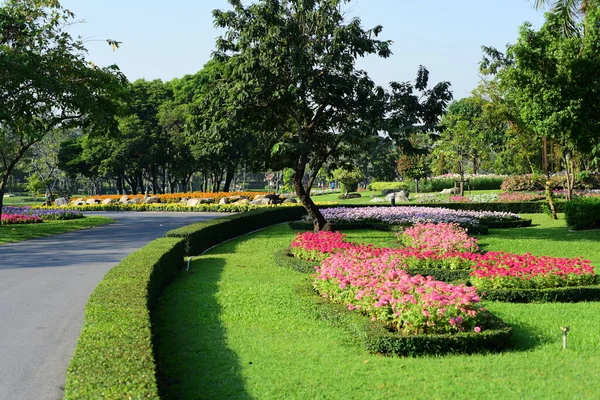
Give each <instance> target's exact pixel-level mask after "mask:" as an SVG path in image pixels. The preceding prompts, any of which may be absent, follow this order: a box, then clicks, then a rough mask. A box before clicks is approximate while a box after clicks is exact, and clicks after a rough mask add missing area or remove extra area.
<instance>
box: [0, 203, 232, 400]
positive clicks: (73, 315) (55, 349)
mask: <svg viewBox="0 0 600 400" xmlns="http://www.w3.org/2000/svg"><path fill="white" fill-rule="evenodd" d="M101 215H105V216H107V217H111V218H114V219H116V220H118V222H117V223H114V224H111V225H105V226H101V227H96V228H91V229H86V230H82V231H77V232H71V233H66V234H62V235H57V236H51V237H48V238H42V239H36V240H30V241H25V242H20V243H12V244H5V245H1V246H0V399H1V400H5V399H6V400H21V399H24V400H43V399H51V400H55V399H61V398H62V397H63V390H62V389H63V385H64V382H65V375H66V370H67V367H68V364H69V361H70V359H71V356H72V355H73V351H74V349H75V345H76V343H77V337H78V336H79V332H80V331H81V326H82V324H83V310H84V307H85V304H86V302H87V299H88V297H89V295H90V293H91V292H92V290H93V289H94V288H95V287H96V285H97V284H98V282H99V281H100V280H101V279H102V277H103V276H104V274H105V273H106V272H107V271H108V270H109V269H110V268H111V267H113V266H114V265H115V264H117V263H118V262H119V261H121V260H122V259H123V258H125V257H126V256H127V255H128V254H130V253H132V252H133V251H135V250H137V249H139V248H141V247H143V246H144V245H145V244H146V243H148V242H150V241H152V240H154V239H156V238H158V237H162V236H164V234H165V232H167V231H168V230H171V229H174V228H177V227H179V226H183V225H188V224H190V223H192V222H197V221H204V220H208V219H213V218H216V217H219V216H220V215H221V214H217V213H150V212H146V213H129V212H122V213H101Z"/></svg>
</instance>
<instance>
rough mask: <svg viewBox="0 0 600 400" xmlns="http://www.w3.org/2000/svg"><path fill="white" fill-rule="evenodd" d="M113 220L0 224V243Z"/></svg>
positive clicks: (89, 218)
mask: <svg viewBox="0 0 600 400" xmlns="http://www.w3.org/2000/svg"><path fill="white" fill-rule="evenodd" d="M111 222H114V219H111V218H106V217H85V218H81V219H71V220H66V221H44V222H42V223H40V224H23V225H18V224H17V225H2V226H0V244H3V243H13V242H21V241H23V240H29V239H35V238H40V237H44V236H52V235H58V234H60V233H65V232H71V231H76V230H79V229H86V228H92V227H94V226H99V225H106V224H110V223H111Z"/></svg>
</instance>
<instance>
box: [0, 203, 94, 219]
mask: <svg viewBox="0 0 600 400" xmlns="http://www.w3.org/2000/svg"><path fill="white" fill-rule="evenodd" d="M2 214H3V215H5V214H6V215H27V216H34V217H39V218H40V219H41V220H44V221H50V220H52V221H55V220H69V219H79V218H83V214H82V213H81V212H80V211H76V210H70V209H65V208H59V207H56V208H54V207H53V208H47V207H28V206H25V207H3V208H2Z"/></svg>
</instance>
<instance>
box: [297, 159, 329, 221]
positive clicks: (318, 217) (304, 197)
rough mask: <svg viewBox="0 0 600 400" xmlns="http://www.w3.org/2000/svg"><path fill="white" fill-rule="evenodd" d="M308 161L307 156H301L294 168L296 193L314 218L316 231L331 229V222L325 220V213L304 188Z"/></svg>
mask: <svg viewBox="0 0 600 400" xmlns="http://www.w3.org/2000/svg"><path fill="white" fill-rule="evenodd" d="M307 163H308V159H307V157H306V156H301V157H300V159H299V160H298V164H297V165H296V168H295V169H294V175H293V176H292V183H293V185H294V189H295V190H296V194H297V195H298V198H299V199H300V202H301V203H302V205H303V206H304V208H305V209H306V211H307V212H308V214H309V215H310V216H311V217H312V219H313V226H314V230H315V232H318V231H330V230H331V224H330V223H329V222H327V221H326V220H325V217H323V214H321V211H319V208H318V207H317V206H316V205H315V203H314V202H313V201H312V199H311V198H310V195H309V194H308V192H307V191H306V189H305V188H304V184H303V183H302V181H303V179H304V172H305V171H306V164H307Z"/></svg>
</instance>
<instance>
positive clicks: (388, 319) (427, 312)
mask: <svg viewBox="0 0 600 400" xmlns="http://www.w3.org/2000/svg"><path fill="white" fill-rule="evenodd" d="M403 267H404V265H403V262H402V259H401V258H399V257H396V256H395V254H394V253H393V252H385V251H384V252H381V253H380V254H377V255H374V254H373V252H370V251H362V250H361V249H353V250H346V251H343V252H339V253H334V254H333V255H331V256H330V257H329V258H327V259H326V260H325V261H323V264H322V265H321V266H320V267H317V268H316V270H317V275H316V277H315V280H314V287H315V289H316V290H317V291H318V292H319V294H320V295H321V296H323V297H324V298H327V299H329V300H331V301H333V302H335V303H341V304H345V305H346V306H347V307H348V309H350V310H354V309H356V310H360V311H361V312H362V313H364V314H366V315H368V316H369V317H371V319H372V320H373V321H379V322H382V323H383V324H385V325H386V326H387V327H388V328H389V329H392V330H395V331H397V332H400V333H403V334H410V335H414V334H423V333H436V334H439V333H451V332H460V331H465V330H467V331H474V332H481V331H482V329H484V328H483V327H482V321H483V318H482V317H483V316H484V314H485V313H484V311H485V310H483V309H482V308H480V307H479V304H478V303H479V296H478V295H477V292H476V289H475V288H472V287H467V286H465V285H457V286H456V285H451V284H447V283H445V282H441V281H435V280H433V278H431V277H427V278H425V277H423V276H421V275H416V276H411V275H409V274H408V273H407V272H406V271H405V270H404V268H403Z"/></svg>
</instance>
